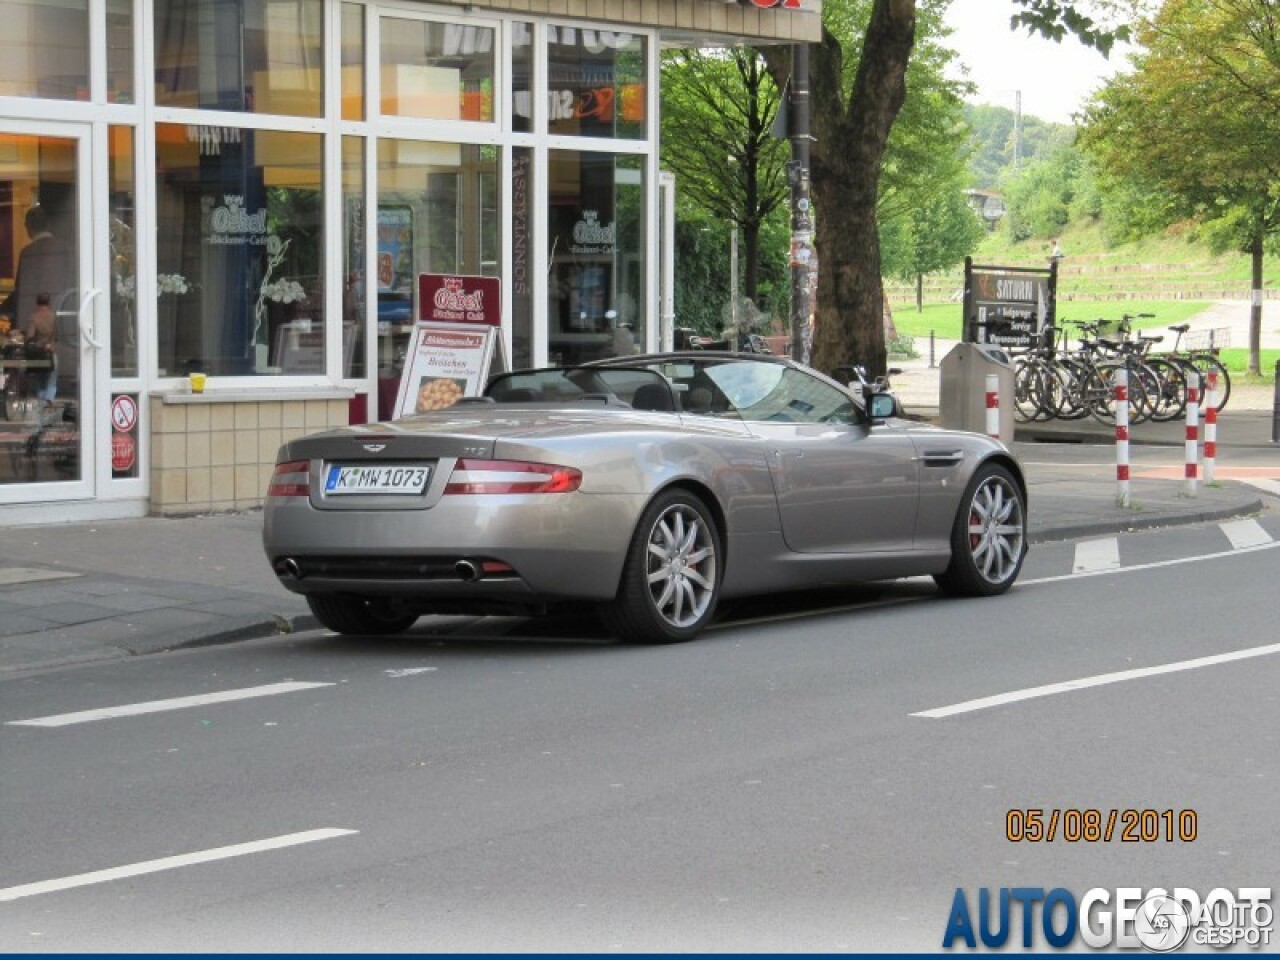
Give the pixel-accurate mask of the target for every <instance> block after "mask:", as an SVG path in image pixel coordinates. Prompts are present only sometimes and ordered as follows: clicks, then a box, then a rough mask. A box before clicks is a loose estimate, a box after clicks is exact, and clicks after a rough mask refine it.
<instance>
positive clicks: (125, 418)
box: [111, 393, 138, 433]
mask: <svg viewBox="0 0 1280 960" xmlns="http://www.w3.org/2000/svg"><path fill="white" fill-rule="evenodd" d="M111 423H112V425H113V426H114V427H115V428H116V430H117V431H118V432H120V433H131V432H132V431H133V428H134V427H136V426H137V425H138V401H136V400H134V399H133V397H131V396H129V395H128V394H123V393H122V394H120V395H119V396H117V397H115V398H114V399H112V401H111Z"/></svg>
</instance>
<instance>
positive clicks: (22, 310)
mask: <svg viewBox="0 0 1280 960" xmlns="http://www.w3.org/2000/svg"><path fill="white" fill-rule="evenodd" d="M23 222H24V225H25V226H26V228H27V236H28V237H30V238H31V242H30V243H28V244H27V245H26V246H25V247H23V248H22V252H21V253H20V254H18V271H17V273H16V274H15V275H14V279H13V290H12V292H10V294H9V296H8V297H6V298H5V300H4V302H3V303H0V316H5V317H8V318H9V322H10V324H11V325H12V326H13V328H14V329H15V330H19V329H20V330H27V329H28V328H29V327H30V325H31V316H32V314H33V313H35V310H36V296H37V294H40V293H46V294H50V295H52V294H55V293H60V292H62V291H63V290H65V289H66V288H67V287H69V286H72V285H73V284H71V283H69V282H68V280H69V278H70V272H69V270H68V259H67V250H66V248H65V247H64V246H63V245H62V244H61V242H59V240H58V238H57V237H55V236H54V235H53V232H52V230H51V229H50V224H49V214H48V212H47V211H46V210H45V209H44V207H42V206H40V205H39V204H36V205H35V206H33V207H30V208H29V209H28V210H27V214H26V218H25V219H24V221H23Z"/></svg>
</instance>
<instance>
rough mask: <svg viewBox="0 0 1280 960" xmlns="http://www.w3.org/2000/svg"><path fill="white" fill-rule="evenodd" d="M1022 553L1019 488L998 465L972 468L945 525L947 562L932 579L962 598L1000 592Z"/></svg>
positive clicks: (1024, 516) (1023, 536) (1009, 581)
mask: <svg viewBox="0 0 1280 960" xmlns="http://www.w3.org/2000/svg"><path fill="white" fill-rule="evenodd" d="M1026 555H1027V504H1026V498H1025V497H1024V496H1023V494H1022V488H1021V487H1019V486H1018V482H1017V481H1016V480H1015V479H1014V478H1013V474H1011V473H1010V472H1009V471H1008V469H1006V468H1005V467H1002V466H1000V465H999V464H994V463H992V464H985V465H983V466H981V467H979V468H978V470H977V472H976V473H975V474H974V475H973V479H972V480H970V481H969V486H968V487H967V488H966V489H965V492H964V497H963V499H961V501H960V508H959V509H958V510H957V511H956V519H955V523H954V524H953V525H952V528H951V562H950V564H948V566H947V569H946V571H945V572H943V573H939V574H936V575H935V576H934V578H933V579H934V581H935V582H936V583H937V584H938V586H939V587H941V588H942V589H943V590H944V591H945V592H947V593H950V594H954V595H956V596H962V597H991V596H995V595H996V594H998V593H1004V592H1005V591H1006V590H1008V589H1009V588H1010V587H1011V586H1013V582H1014V581H1015V580H1017V579H1018V573H1019V572H1020V571H1021V570H1022V561H1023V558H1024V557H1026Z"/></svg>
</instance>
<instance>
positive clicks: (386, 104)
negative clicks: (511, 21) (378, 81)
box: [380, 17, 495, 123]
mask: <svg viewBox="0 0 1280 960" xmlns="http://www.w3.org/2000/svg"><path fill="white" fill-rule="evenodd" d="M381 27H382V30H381V33H382V42H381V45H382V54H381V56H382V59H381V61H380V63H381V67H382V112H383V113H384V114H387V115H389V116H397V117H418V118H421V119H424V120H477V121H483V122H486V123H488V122H492V120H493V117H494V113H493V109H494V108H493V76H494V59H495V54H494V30H493V29H491V28H490V27H485V26H480V25H478V24H461V23H435V22H431V21H426V20H403V19H398V18H393V17H384V18H383V19H382V24H381Z"/></svg>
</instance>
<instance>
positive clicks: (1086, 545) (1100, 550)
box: [1071, 537, 1120, 573]
mask: <svg viewBox="0 0 1280 960" xmlns="http://www.w3.org/2000/svg"><path fill="white" fill-rule="evenodd" d="M1119 567H1120V541H1119V540H1118V539H1117V538H1115V537H1106V538H1104V539H1101V540H1081V541H1080V542H1079V543H1077V544H1076V555H1075V562H1074V563H1073V564H1072V566H1071V570H1072V572H1073V573H1091V572H1095V571H1102V570H1116V569H1119Z"/></svg>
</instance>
